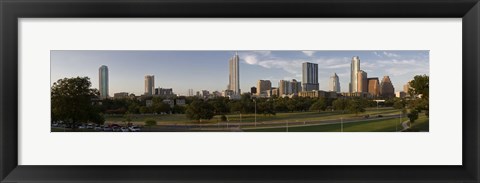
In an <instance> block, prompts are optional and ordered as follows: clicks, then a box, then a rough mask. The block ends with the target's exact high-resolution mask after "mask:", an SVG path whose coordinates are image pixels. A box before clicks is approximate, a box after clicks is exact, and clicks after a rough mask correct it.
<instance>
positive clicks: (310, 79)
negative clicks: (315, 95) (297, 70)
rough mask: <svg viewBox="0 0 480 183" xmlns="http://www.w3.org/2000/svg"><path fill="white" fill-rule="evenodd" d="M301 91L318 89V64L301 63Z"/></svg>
mask: <svg viewBox="0 0 480 183" xmlns="http://www.w3.org/2000/svg"><path fill="white" fill-rule="evenodd" d="M302 84H303V88H302V89H303V91H312V90H318V88H319V84H318V64H314V63H310V62H304V63H303V64H302Z"/></svg>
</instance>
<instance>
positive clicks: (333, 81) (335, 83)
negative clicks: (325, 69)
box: [328, 73, 340, 92]
mask: <svg viewBox="0 0 480 183" xmlns="http://www.w3.org/2000/svg"><path fill="white" fill-rule="evenodd" d="M328 88H329V91H334V92H340V81H339V79H338V75H337V73H334V74H333V76H330V82H329V85H328Z"/></svg>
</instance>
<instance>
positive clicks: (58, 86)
mask: <svg viewBox="0 0 480 183" xmlns="http://www.w3.org/2000/svg"><path fill="white" fill-rule="evenodd" d="M90 86H91V83H90V79H89V78H88V77H76V78H64V79H60V80H58V81H57V82H55V83H53V86H52V88H51V104H52V107H51V109H52V111H51V113H52V121H63V122H64V123H68V124H72V126H73V128H75V126H76V123H78V122H87V121H90V122H95V123H100V124H101V123H103V122H104V121H105V119H104V118H103V116H101V115H100V114H99V111H98V110H97V108H96V107H95V105H93V103H92V98H95V97H97V96H98V95H99V92H98V91H97V90H96V89H91V88H90Z"/></svg>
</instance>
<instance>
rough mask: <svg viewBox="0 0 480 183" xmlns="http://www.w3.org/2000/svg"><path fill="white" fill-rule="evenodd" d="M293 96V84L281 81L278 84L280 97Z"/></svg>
mask: <svg viewBox="0 0 480 183" xmlns="http://www.w3.org/2000/svg"><path fill="white" fill-rule="evenodd" d="M289 94H292V84H291V82H290V81H287V80H280V81H279V82H278V96H285V95H289Z"/></svg>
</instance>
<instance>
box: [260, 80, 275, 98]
mask: <svg viewBox="0 0 480 183" xmlns="http://www.w3.org/2000/svg"><path fill="white" fill-rule="evenodd" d="M271 89H272V82H270V80H258V82H257V95H262V94H267V90H271ZM267 95H268V94H267Z"/></svg>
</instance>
